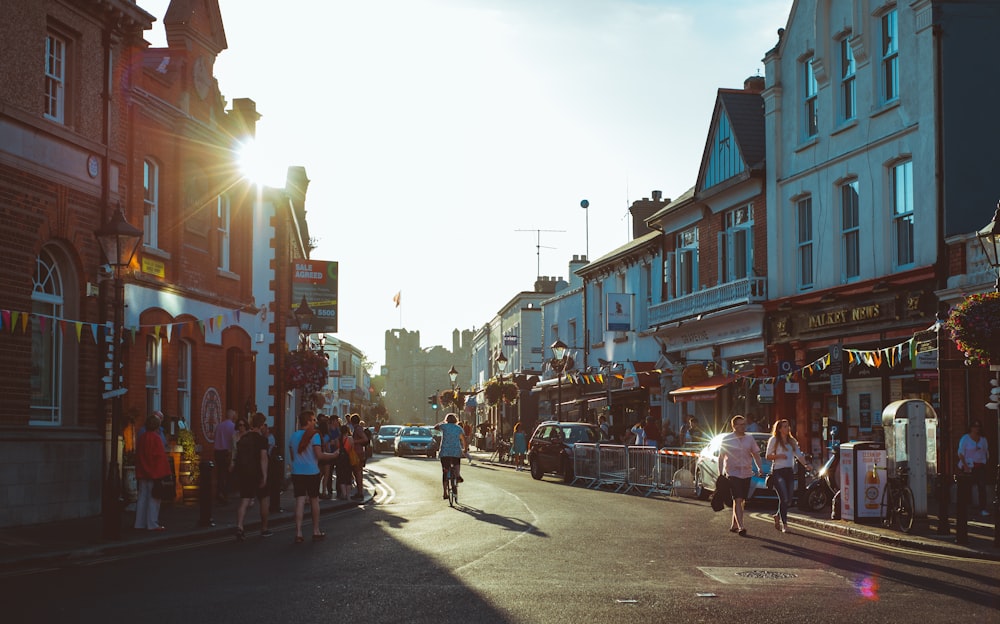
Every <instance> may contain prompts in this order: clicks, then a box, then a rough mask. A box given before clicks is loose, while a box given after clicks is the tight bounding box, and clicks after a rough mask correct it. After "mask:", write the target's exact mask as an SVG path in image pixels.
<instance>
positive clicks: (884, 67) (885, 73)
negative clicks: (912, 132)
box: [879, 7, 899, 104]
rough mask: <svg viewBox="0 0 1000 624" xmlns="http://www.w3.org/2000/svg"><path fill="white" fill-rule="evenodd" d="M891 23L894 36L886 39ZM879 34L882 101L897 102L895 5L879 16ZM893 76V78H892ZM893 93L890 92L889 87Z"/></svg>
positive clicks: (897, 22)
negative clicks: (887, 28) (887, 29)
mask: <svg viewBox="0 0 1000 624" xmlns="http://www.w3.org/2000/svg"><path fill="white" fill-rule="evenodd" d="M890 23H891V26H892V28H893V31H894V36H893V37H891V38H890V39H889V42H891V43H889V44H888V47H887V43H888V42H887V41H886V27H887V25H888V24H890ZM879 34H880V36H881V41H880V46H879V54H880V62H879V70H880V76H879V78H880V83H881V87H880V96H881V98H882V103H884V104H887V103H889V102H895V101H896V100H898V99H899V13H898V11H897V10H896V7H893V8H891V9H889V10H888V11H886V12H885V13H883V14H882V15H881V16H880V17H879ZM890 77H891V80H890ZM890 88H891V89H892V93H891V94H890V93H889V89H890Z"/></svg>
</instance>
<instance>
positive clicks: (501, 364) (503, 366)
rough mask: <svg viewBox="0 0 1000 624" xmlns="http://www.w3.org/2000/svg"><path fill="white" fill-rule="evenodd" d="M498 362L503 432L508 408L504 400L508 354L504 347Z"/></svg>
mask: <svg viewBox="0 0 1000 624" xmlns="http://www.w3.org/2000/svg"><path fill="white" fill-rule="evenodd" d="M496 364H497V370H498V371H500V375H499V377H500V409H501V410H502V411H501V412H500V432H501V433H503V421H504V416H506V414H505V412H506V411H507V408H506V406H505V405H504V401H503V372H504V371H505V370H507V356H506V355H504V354H503V350H502V349H501V351H500V354H499V355H498V356H497V359H496Z"/></svg>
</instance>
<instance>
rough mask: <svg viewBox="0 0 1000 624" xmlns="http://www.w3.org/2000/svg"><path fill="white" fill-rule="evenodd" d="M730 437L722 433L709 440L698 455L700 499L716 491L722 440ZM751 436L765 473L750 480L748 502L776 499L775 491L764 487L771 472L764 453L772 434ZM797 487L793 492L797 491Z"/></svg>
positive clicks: (697, 490) (696, 482)
mask: <svg viewBox="0 0 1000 624" xmlns="http://www.w3.org/2000/svg"><path fill="white" fill-rule="evenodd" d="M727 435H729V434H728V433H720V434H718V435H716V436H714V437H712V438H711V440H709V442H708V444H707V445H705V447H704V448H703V449H702V450H701V451H700V452H699V453H698V458H697V459H696V460H695V465H694V466H695V467H694V493H695V496H697V497H698V498H700V499H703V500H704V499H707V498H708V497H709V496H710V495H711V493H712V492H713V491H715V481H716V479H718V478H719V448H720V447H721V445H722V439H723V438H724V437H726V436H727ZM746 435H748V436H751V437H752V438H753V440H754V442H756V443H757V446H758V447H759V448H760V460H759V461H760V467H761V470H762V471H763V474H761V475H755V476H753V477H751V478H750V492H749V495H748V497H747V500H760V499H770V500H773V499H776V498H777V494H775V492H774V490H772V489H768V488H767V486H765V485H764V481H765V480H766V478H767V474H768V473H770V472H771V462H770V461H768V460H766V459H764V451H766V450H767V441H768V439H769V438H770V437H771V434H770V433H766V432H763V431H754V432H750V433H747V434H746ZM795 489H796V488H795V486H793V487H792V490H793V491H795Z"/></svg>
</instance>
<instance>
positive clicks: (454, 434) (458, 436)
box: [435, 414, 467, 499]
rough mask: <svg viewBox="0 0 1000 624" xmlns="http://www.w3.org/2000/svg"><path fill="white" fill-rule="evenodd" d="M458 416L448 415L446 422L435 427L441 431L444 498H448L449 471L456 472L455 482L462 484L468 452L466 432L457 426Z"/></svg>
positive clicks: (440, 451)
mask: <svg viewBox="0 0 1000 624" xmlns="http://www.w3.org/2000/svg"><path fill="white" fill-rule="evenodd" d="M457 423H458V416H456V415H455V414H448V415H447V416H446V417H445V419H444V422H442V423H438V424H437V425H435V428H437V429H438V430H440V431H441V449H440V450H439V451H438V455H439V456H440V457H441V485H442V486H444V498H445V499H447V498H448V470H449V469H452V470H454V471H455V481H457V482H458V483H462V481H463V479H462V477H461V466H462V457H463V456H464V455H465V452H466V448H467V447H466V441H465V430H464V429H462V426H461V425H459V424H457Z"/></svg>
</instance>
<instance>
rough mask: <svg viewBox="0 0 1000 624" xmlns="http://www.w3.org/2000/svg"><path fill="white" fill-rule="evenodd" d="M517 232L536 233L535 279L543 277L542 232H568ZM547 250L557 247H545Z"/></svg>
mask: <svg viewBox="0 0 1000 624" xmlns="http://www.w3.org/2000/svg"><path fill="white" fill-rule="evenodd" d="M514 231H515V232H534V233H535V258H536V261H535V277H541V276H542V247H544V245H542V232H565V231H566V230H538V229H536V230H514ZM545 248H546V249H555V247H545Z"/></svg>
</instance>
